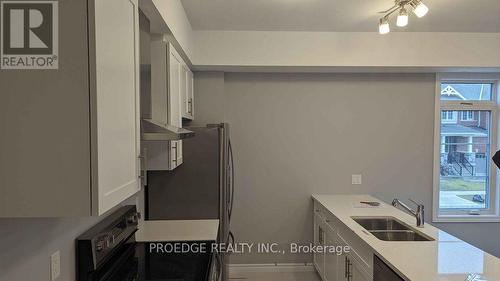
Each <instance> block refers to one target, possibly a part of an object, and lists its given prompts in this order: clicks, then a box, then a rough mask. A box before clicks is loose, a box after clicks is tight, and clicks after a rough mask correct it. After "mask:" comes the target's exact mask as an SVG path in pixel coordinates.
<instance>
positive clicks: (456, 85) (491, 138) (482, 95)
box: [433, 76, 500, 221]
mask: <svg viewBox="0 0 500 281" xmlns="http://www.w3.org/2000/svg"><path fill="white" fill-rule="evenodd" d="M438 81H439V83H438V87H437V91H436V92H437V95H438V99H439V102H438V103H437V104H436V113H438V112H439V115H437V116H439V117H440V118H438V120H436V135H435V139H436V141H435V145H436V150H435V151H436V152H437V153H436V155H435V176H434V197H435V198H434V210H433V211H434V212H433V218H434V220H435V221H481V220H484V221H490V220H495V221H496V220H500V216H499V210H498V202H497V201H498V199H497V194H498V192H497V190H498V188H497V185H496V175H497V168H496V166H495V165H494V164H493V162H492V161H491V157H492V155H493V154H494V153H495V152H496V150H497V145H496V139H497V135H496V134H497V123H498V122H497V118H498V117H497V112H498V102H497V82H496V80H482V79H477V80H475V79H468V80H465V81H462V80H458V81H457V80H452V79H447V78H443V77H441V76H438ZM438 99H436V100H438Z"/></svg>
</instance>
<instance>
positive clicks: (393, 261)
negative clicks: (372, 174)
mask: <svg viewBox="0 0 500 281" xmlns="http://www.w3.org/2000/svg"><path fill="white" fill-rule="evenodd" d="M313 199H314V200H316V201H318V202H319V203H320V204H321V205H323V207H324V208H325V209H327V210H328V211H329V212H331V213H332V215H334V216H336V217H337V218H338V219H339V220H340V221H341V222H342V223H343V224H345V225H346V226H347V227H348V228H350V229H351V230H352V231H353V232H354V233H355V234H356V235H358V236H359V237H360V238H361V239H362V240H364V242H366V243H367V244H368V245H369V246H370V247H371V248H372V249H373V250H374V252H375V253H376V254H377V255H378V256H379V257H380V258H381V259H383V260H384V261H385V262H386V263H387V264H388V265H389V266H391V267H392V268H393V269H394V270H395V271H396V272H398V273H399V274H400V275H401V277H403V278H405V279H406V280H411V281H469V280H470V281H482V280H485V281H500V259H499V258H497V257H495V256H492V255H490V254H488V253H486V252H484V251H482V250H480V249H478V248H476V247H474V246H472V245H470V244H468V243H466V242H464V241H463V240H460V239H458V238H456V237H454V236H452V235H450V234H448V233H446V232H444V231H442V230H440V229H438V228H436V227H433V226H432V225H430V224H429V223H426V224H425V226H424V228H417V227H416V226H415V225H416V220H415V218H414V217H413V216H410V215H408V214H406V213H404V212H403V211H401V210H399V209H396V208H394V207H393V206H391V205H389V204H385V203H384V202H382V201H381V200H378V199H376V198H374V197H372V196H369V195H313ZM360 201H377V202H380V203H381V205H380V206H379V207H376V208H360V207H359V202H360ZM353 216H357V217H359V216H365V217H375V216H390V217H395V218H397V219H399V220H401V221H403V222H405V223H406V224H408V225H409V226H412V227H414V228H415V229H417V231H420V232H422V233H424V234H426V235H427V236H430V237H432V238H434V239H435V241H417V242H406V241H404V242H394V241H382V240H379V239H377V238H376V237H375V236H373V235H372V234H370V233H368V232H367V231H366V230H364V228H363V227H362V226H361V225H359V224H358V223H356V222H355V221H354V220H353V219H352V218H351V217H353ZM480 231H481V230H480V229H478V234H479V233H480ZM499 243H500V235H499Z"/></svg>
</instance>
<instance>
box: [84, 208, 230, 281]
mask: <svg viewBox="0 0 500 281" xmlns="http://www.w3.org/2000/svg"><path fill="white" fill-rule="evenodd" d="M138 220H139V214H138V213H137V210H136V207H135V206H125V207H122V208H121V209H119V210H118V211H116V212H115V213H113V214H112V215H110V216H109V217H107V218H106V219H104V220H103V221H102V222H100V223H99V224H97V225H96V226H94V227H93V228H91V229H90V230H88V231H87V232H85V233H84V234H83V235H81V236H80V237H78V238H77V240H76V261H77V278H76V280H77V281H217V280H218V279H219V277H220V274H219V271H220V266H219V262H218V261H219V258H218V255H217V254H216V253H211V252H209V251H205V252H185V253H165V252H157V251H152V250H151V249H153V248H154V247H151V246H152V245H150V244H151V243H137V242H136V241H135V232H136V231H137V228H138ZM178 242H182V241H178ZM178 242H176V243H178ZM167 243H174V242H167ZM194 243H196V244H197V245H201V244H204V245H205V247H206V249H210V247H211V244H212V243H215V241H196V242H193V241H191V242H183V244H186V245H189V244H194ZM164 244H165V243H164Z"/></svg>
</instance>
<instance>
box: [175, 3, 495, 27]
mask: <svg viewBox="0 0 500 281" xmlns="http://www.w3.org/2000/svg"><path fill="white" fill-rule="evenodd" d="M181 1H182V4H183V6H184V9H185V11H186V14H187V16H188V18H189V21H190V23H191V26H192V27H193V29H194V30H259V31H263V30H265V31H332V32H371V31H377V29H378V19H379V18H380V14H378V12H379V11H381V10H386V9H388V8H389V7H391V5H392V4H393V3H394V2H393V1H391V0H181ZM423 1H424V3H425V4H426V5H427V6H429V9H430V11H429V14H428V15H427V16H425V17H424V18H421V19H418V18H416V17H415V16H414V15H412V16H411V17H410V24H409V25H408V26H407V27H406V28H397V27H396V26H395V18H394V19H392V20H391V23H392V25H391V26H392V30H393V31H415V32H500V0H423Z"/></svg>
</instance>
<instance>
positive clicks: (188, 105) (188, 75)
mask: <svg viewBox="0 0 500 281" xmlns="http://www.w3.org/2000/svg"><path fill="white" fill-rule="evenodd" d="M182 75H185V81H184V82H185V85H186V88H185V90H182V89H181V95H182V118H185V119H189V120H193V119H194V92H193V84H194V79H193V72H191V70H190V69H189V67H188V66H187V65H186V64H184V65H183V74H182ZM184 82H183V83H184Z"/></svg>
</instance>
